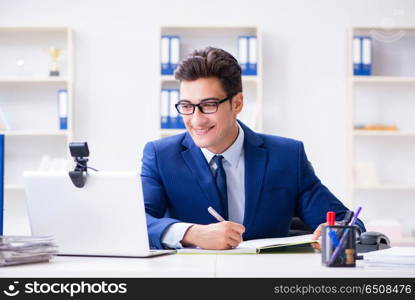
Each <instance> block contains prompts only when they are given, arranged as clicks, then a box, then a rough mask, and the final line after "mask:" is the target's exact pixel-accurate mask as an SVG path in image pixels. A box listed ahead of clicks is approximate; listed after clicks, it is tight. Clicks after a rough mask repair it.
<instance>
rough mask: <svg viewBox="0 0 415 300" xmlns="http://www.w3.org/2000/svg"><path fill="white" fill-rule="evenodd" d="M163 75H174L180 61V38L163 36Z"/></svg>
mask: <svg viewBox="0 0 415 300" xmlns="http://www.w3.org/2000/svg"><path fill="white" fill-rule="evenodd" d="M160 61H161V66H160V67H161V75H173V74H174V70H175V69H176V67H177V65H178V64H179V61H180V37H179V36H178V35H162V36H161V41H160Z"/></svg>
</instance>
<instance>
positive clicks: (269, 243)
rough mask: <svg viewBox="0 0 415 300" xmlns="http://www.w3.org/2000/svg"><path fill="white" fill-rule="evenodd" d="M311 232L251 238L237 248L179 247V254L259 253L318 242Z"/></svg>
mask: <svg viewBox="0 0 415 300" xmlns="http://www.w3.org/2000/svg"><path fill="white" fill-rule="evenodd" d="M311 236H312V235H311V234H307V235H298V236H290V237H282V238H270V239H257V240H249V241H245V242H242V243H240V244H239V246H238V247H237V248H235V249H230V250H205V249H200V248H183V249H178V250H177V253H178V254H257V253H261V252H262V251H264V250H267V249H277V248H282V247H289V246H297V245H304V244H310V243H313V242H316V241H315V240H312V239H311Z"/></svg>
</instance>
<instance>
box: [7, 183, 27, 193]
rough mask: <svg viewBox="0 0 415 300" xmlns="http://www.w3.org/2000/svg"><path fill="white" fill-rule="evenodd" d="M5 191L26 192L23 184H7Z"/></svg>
mask: <svg viewBox="0 0 415 300" xmlns="http://www.w3.org/2000/svg"><path fill="white" fill-rule="evenodd" d="M4 189H5V190H6V191H24V185H23V184H5V185H4Z"/></svg>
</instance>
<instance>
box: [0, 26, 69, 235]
mask: <svg viewBox="0 0 415 300" xmlns="http://www.w3.org/2000/svg"><path fill="white" fill-rule="evenodd" d="M50 47H58V48H60V49H61V50H62V51H61V55H60V56H59V58H58V67H59V71H60V75H59V76H56V77H49V70H50V68H51V57H50V55H49V48H50ZM73 59H74V55H73V33H72V30H71V29H70V28H67V27H2V28H0V108H1V109H2V111H3V115H4V117H5V118H6V119H7V122H8V123H9V126H10V128H8V129H6V130H5V129H3V130H0V134H3V135H5V161H4V166H5V178H4V234H30V229H29V226H28V225H29V224H28V220H27V215H26V214H27V212H26V206H25V193H24V185H23V172H24V171H26V170H36V169H38V168H39V164H40V161H41V158H42V157H43V156H44V155H49V156H50V157H51V158H52V159H54V158H61V159H67V158H68V150H67V147H68V146H67V145H68V143H69V141H71V140H72V136H73V121H72V117H73V109H72V108H73V80H74V79H73ZM18 60H19V61H23V62H24V64H23V65H20V66H19V65H18V64H17V61H18ZM59 89H66V90H67V91H68V103H67V107H68V129H64V130H61V129H59V117H58V93H57V92H58V90H59Z"/></svg>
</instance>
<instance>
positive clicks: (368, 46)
mask: <svg viewBox="0 0 415 300" xmlns="http://www.w3.org/2000/svg"><path fill="white" fill-rule="evenodd" d="M361 43H362V44H361V47H362V64H361V75H364V76H369V75H372V38H371V37H369V36H364V37H361Z"/></svg>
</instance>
